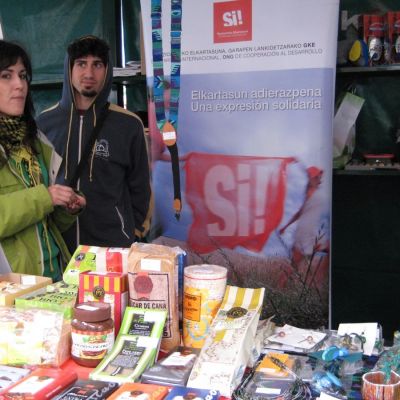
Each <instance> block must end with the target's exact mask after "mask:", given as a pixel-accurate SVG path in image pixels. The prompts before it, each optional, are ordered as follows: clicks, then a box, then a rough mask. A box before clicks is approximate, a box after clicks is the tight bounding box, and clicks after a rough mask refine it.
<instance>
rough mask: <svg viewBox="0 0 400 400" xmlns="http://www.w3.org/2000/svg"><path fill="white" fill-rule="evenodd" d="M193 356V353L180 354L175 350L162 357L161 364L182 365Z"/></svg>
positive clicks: (187, 362)
mask: <svg viewBox="0 0 400 400" xmlns="http://www.w3.org/2000/svg"><path fill="white" fill-rule="evenodd" d="M195 357H196V356H195V355H194V354H187V355H182V354H181V353H180V352H179V351H176V352H174V353H172V354H171V355H170V356H168V357H167V358H166V359H164V360H163V361H162V362H161V364H162V365H166V366H181V367H184V366H185V365H187V364H189V362H190V361H191V360H193V358H195Z"/></svg>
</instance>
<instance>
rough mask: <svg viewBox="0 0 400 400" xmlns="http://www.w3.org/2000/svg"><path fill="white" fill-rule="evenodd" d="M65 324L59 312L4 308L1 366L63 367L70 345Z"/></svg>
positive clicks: (0, 315)
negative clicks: (66, 347)
mask: <svg viewBox="0 0 400 400" xmlns="http://www.w3.org/2000/svg"><path fill="white" fill-rule="evenodd" d="M63 321H64V319H63V314H62V313H60V312H57V311H50V310H42V309H27V310H16V309H15V308H12V307H0V332H1V335H0V364H5V365H7V364H13V365H51V366H59V365H60V363H61V362H63V361H65V360H64V356H63V354H64V355H65V353H66V351H65V346H68V345H69V344H70V342H69V341H68V337H69V335H68V327H67V326H66V325H64V327H63ZM63 329H64V330H63ZM62 339H63V340H62Z"/></svg>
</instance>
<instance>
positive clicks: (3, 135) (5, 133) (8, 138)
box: [0, 116, 27, 168]
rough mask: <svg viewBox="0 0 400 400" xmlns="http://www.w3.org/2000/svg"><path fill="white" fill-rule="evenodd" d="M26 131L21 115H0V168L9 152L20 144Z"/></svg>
mask: <svg viewBox="0 0 400 400" xmlns="http://www.w3.org/2000/svg"><path fill="white" fill-rule="evenodd" d="M26 132H27V126H26V122H25V120H24V118H23V117H5V116H0V146H1V147H2V149H1V147H0V168H1V167H3V165H4V164H5V163H6V162H7V158H8V157H9V155H10V153H11V152H12V151H13V150H17V149H18V148H19V147H20V146H21V144H22V141H23V140H24V137H25V135H26ZM2 150H3V151H2Z"/></svg>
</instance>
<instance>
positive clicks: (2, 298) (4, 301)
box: [0, 272, 52, 306]
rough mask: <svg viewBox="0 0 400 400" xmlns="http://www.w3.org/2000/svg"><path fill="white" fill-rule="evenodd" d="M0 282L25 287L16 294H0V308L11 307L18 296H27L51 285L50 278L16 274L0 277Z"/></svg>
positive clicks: (11, 273)
mask: <svg viewBox="0 0 400 400" xmlns="http://www.w3.org/2000/svg"><path fill="white" fill-rule="evenodd" d="M0 282H11V283H14V284H18V285H27V287H26V288H24V289H21V290H18V291H17V292H16V293H7V292H0V306H12V305H14V302H15V299H16V298H17V297H19V296H22V295H25V294H29V293H31V292H34V291H36V290H38V289H40V288H42V287H45V286H47V285H50V284H51V283H52V280H51V278H46V277H44V276H36V275H27V274H17V273H13V272H10V273H9V274H3V275H0Z"/></svg>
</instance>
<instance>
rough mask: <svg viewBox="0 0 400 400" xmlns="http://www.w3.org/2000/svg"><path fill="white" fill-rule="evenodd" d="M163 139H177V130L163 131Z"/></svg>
mask: <svg viewBox="0 0 400 400" xmlns="http://www.w3.org/2000/svg"><path fill="white" fill-rule="evenodd" d="M162 135H163V139H164V140H174V139H176V134H175V131H169V132H163V133H162Z"/></svg>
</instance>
